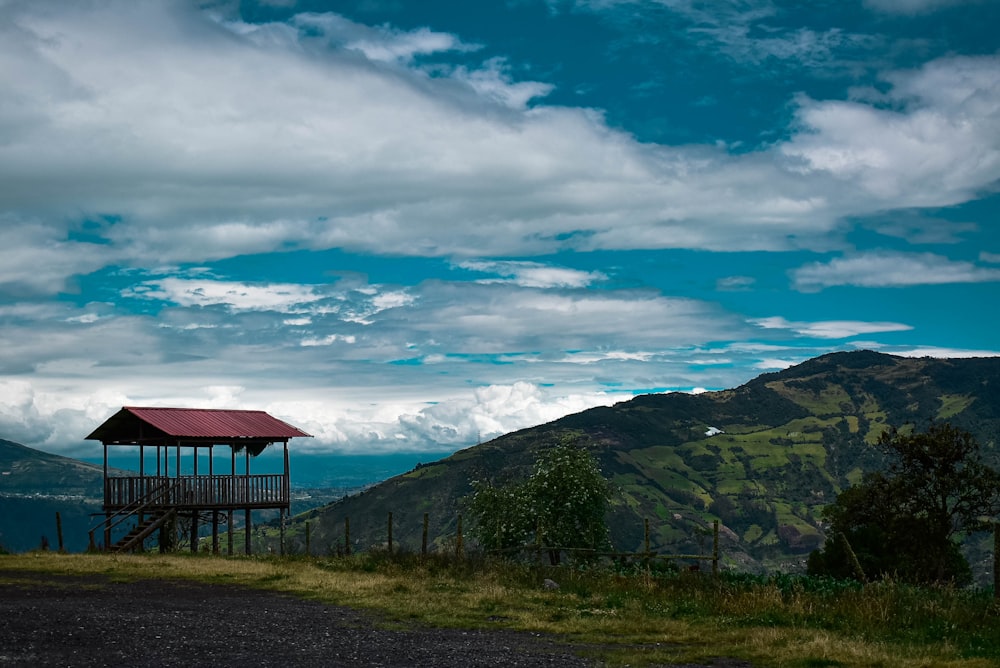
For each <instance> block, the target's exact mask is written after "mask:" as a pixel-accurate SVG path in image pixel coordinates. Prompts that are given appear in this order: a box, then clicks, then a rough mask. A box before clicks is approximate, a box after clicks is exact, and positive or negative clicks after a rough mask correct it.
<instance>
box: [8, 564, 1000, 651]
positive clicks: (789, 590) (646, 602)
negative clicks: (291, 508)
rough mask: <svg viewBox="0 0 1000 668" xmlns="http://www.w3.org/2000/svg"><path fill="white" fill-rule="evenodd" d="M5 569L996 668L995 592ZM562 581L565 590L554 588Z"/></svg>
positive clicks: (419, 614) (477, 568)
mask: <svg viewBox="0 0 1000 668" xmlns="http://www.w3.org/2000/svg"><path fill="white" fill-rule="evenodd" d="M0 569H2V570H5V571H37V572H43V573H51V574H56V575H58V574H64V575H76V574H98V575H104V576H107V577H109V578H111V579H114V580H131V579H145V578H163V579H192V580H198V581H202V582H211V583H224V584H234V585H241V586H247V587H256V588H260V589H267V590H272V591H281V592H286V593H291V594H295V595H298V596H302V597H304V598H312V599H320V600H323V601H325V602H328V603H331V604H336V605H346V606H351V607H354V608H360V609H368V610H371V611H375V612H377V613H379V616H380V618H381V619H383V620H384V623H385V624H386V625H388V626H396V627H398V626H399V625H404V626H405V625H406V624H410V623H419V624H426V625H432V626H442V627H455V628H498V627H499V628H509V629H516V630H521V631H530V632H535V633H549V634H554V635H557V636H558V637H560V638H561V639H563V640H565V641H567V642H570V643H573V644H574V645H575V646H578V647H579V648H580V651H581V653H583V654H585V655H587V656H590V657H593V658H596V659H598V660H600V661H601V662H603V663H604V664H606V665H609V666H624V665H630V666H641V665H650V664H669V663H684V662H710V661H711V659H712V658H714V657H733V658H740V659H745V660H748V661H750V662H752V663H753V665H755V666H790V667H810V666H817V667H818V666H884V667H886V668H892V667H895V666H956V667H958V666H962V667H979V666H995V665H997V663H998V662H1000V606H998V605H997V603H996V602H995V601H994V600H993V598H992V595H991V593H990V592H981V591H965V590H955V589H948V588H941V589H922V588H916V587H910V586H906V585H902V584H898V583H892V582H881V583H874V584H870V585H864V586H862V585H860V584H857V583H850V582H842V581H836V580H831V579H825V578H806V577H795V576H774V577H770V578H765V577H755V576H748V575H733V574H723V575H722V576H720V578H718V579H717V580H713V579H712V578H711V577H708V576H702V575H697V574H691V573H686V572H682V573H674V572H664V573H658V574H650V573H647V572H645V571H643V570H642V569H638V570H633V571H630V572H621V571H619V572H612V571H610V570H604V569H602V570H588V569H585V568H571V567H564V568H562V569H558V570H550V569H544V570H539V569H537V568H535V567H533V566H530V565H525V564H509V563H498V562H491V561H487V560H484V559H481V558H468V559H465V560H463V561H457V560H455V559H449V558H445V557H443V556H432V557H429V558H427V559H421V558H420V557H419V555H413V554H401V555H388V554H384V553H369V554H361V555H355V556H351V557H343V558H339V557H338V558H304V557H284V558H279V557H231V558H227V557H212V556H205V555H182V554H176V555H106V554H86V555H59V554H55V553H29V554H20V555H3V556H0ZM545 577H549V578H551V579H553V580H555V581H557V582H559V584H560V587H559V589H557V590H547V589H545V588H543V587H542V586H541V582H542V579H543V578H545Z"/></svg>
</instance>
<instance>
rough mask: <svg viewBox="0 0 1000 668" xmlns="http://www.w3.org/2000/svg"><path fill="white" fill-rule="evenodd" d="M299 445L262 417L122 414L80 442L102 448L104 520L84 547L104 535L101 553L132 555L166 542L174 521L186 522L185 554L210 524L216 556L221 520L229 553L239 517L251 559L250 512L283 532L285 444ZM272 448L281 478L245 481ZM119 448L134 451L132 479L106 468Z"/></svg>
mask: <svg viewBox="0 0 1000 668" xmlns="http://www.w3.org/2000/svg"><path fill="white" fill-rule="evenodd" d="M299 437H309V434H307V433H305V432H304V431H302V430H300V429H298V428H296V427H293V426H292V425H290V424H288V423H287V422H283V421H281V420H279V419H277V418H275V417H272V416H270V415H268V414H267V413H265V412H264V411H247V410H217V409H205V408H141V407H135V406H125V407H123V408H122V409H121V410H120V411H118V412H117V413H115V414H114V415H112V416H111V417H110V418H108V419H107V420H106V421H105V422H104V424H102V425H101V426H100V427H98V428H97V429H95V430H94V431H93V433H91V434H90V435H89V436H87V440H95V441H100V442H101V443H102V444H103V445H104V513H105V517H104V521H103V522H102V523H101V524H100V525H99V526H98V527H96V528H95V529H94V530H92V531H91V534H90V536H91V544H92V545H93V544H94V534H95V532H103V541H104V547H105V549H109V550H115V551H124V550H130V549H138V548H141V547H142V544H143V542H144V541H145V539H146V538H147V537H149V536H151V535H152V534H153V532H155V531H157V530H159V531H161V537H166V538H167V539H169V538H170V536H169V535H168V534H167V533H164V532H166V531H167V530H168V528H169V527H172V526H175V524H176V520H177V519H178V518H181V519H186V520H190V540H191V550H192V551H195V550H197V548H198V527H199V523H200V522H202V521H210V522H211V524H212V550H213V551H214V552H218V551H219V523H220V519H221V520H224V521H225V522H226V524H227V525H228V528H229V532H228V533H229V552H230V553H232V551H233V538H232V536H233V532H232V528H233V514H234V513H235V512H236V511H243V512H244V514H245V528H246V532H245V533H246V538H245V551H246V553H247V554H250V552H251V544H250V534H251V528H252V527H251V518H250V513H251V511H253V510H265V509H277V510H278V511H279V513H280V516H281V520H282V521H281V526H282V528H283V527H284V519H285V514H286V513H287V512H288V508H289V505H290V497H291V493H290V486H289V466H288V441H289V440H290V439H292V438H299ZM278 443H280V444H281V445H282V448H283V454H284V457H283V470H282V472H281V473H264V474H251V472H250V469H251V465H250V462H251V458H253V457H255V456H257V455H259V454H260V453H262V452H263V451H264V450H265V449H266V448H267V447H269V446H272V445H275V444H278ZM124 447H129V448H133V449H135V454H136V456H137V464H138V466H137V467H136V469H137V473H138V474H137V475H136V474H135V473H136V472H135V471H132V472H129V473H127V474H124V475H123V474H122V472H121V471H116V470H113V469H111V468H110V467H109V465H108V452H109V449H110V448H124ZM218 447H222V448H228V454H229V457H228V460H229V462H228V463H229V466H228V467H225V466H219V465H218V464H217V463H216V459H217V457H216V456H215V448H218ZM205 455H207V457H206V456H205ZM151 456H152V457H151ZM151 459H152V461H150V460H151ZM240 460H242V462H241V461H240ZM199 461H201V462H202V465H201V470H199ZM154 462H155V464H154ZM224 462H225V459H223V463H224ZM241 464H242V466H241ZM206 465H207V469H208V470H205V468H206ZM217 468H221V469H223V470H216V469H217ZM226 468H228V471H227V470H225V469H226ZM121 533H124V535H123V536H121V537H118V534H121ZM175 537H176V534H175V535H174V538H175ZM283 542H284V541H282V543H283Z"/></svg>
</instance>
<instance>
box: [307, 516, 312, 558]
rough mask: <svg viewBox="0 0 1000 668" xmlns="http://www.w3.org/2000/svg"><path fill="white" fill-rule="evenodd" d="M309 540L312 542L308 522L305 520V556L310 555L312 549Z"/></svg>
mask: <svg viewBox="0 0 1000 668" xmlns="http://www.w3.org/2000/svg"><path fill="white" fill-rule="evenodd" d="M311 542H312V534H311V533H310V527H309V522H306V556H307V557H311V556H312V550H311V548H312V545H311V544H310V543H311Z"/></svg>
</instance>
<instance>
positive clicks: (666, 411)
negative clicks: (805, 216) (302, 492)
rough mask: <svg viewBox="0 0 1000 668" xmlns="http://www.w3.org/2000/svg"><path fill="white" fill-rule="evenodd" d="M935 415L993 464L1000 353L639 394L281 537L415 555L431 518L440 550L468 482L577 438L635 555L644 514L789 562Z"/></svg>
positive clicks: (736, 552) (656, 524)
mask: <svg viewBox="0 0 1000 668" xmlns="http://www.w3.org/2000/svg"><path fill="white" fill-rule="evenodd" d="M931 420H949V421H950V422H951V423H952V424H954V425H956V426H958V427H961V428H963V429H967V430H969V431H970V432H972V433H973V434H975V435H976V437H977V438H978V439H979V441H980V443H981V444H982V445H983V446H984V449H985V450H986V451H987V453H988V457H989V458H990V459H991V462H992V463H993V464H994V465H1000V452H998V450H997V446H996V443H997V435H998V432H1000V359H998V358H983V359H929V358H925V359H909V358H899V357H893V356H889V355H884V354H879V353H874V352H869V351H861V352H851V353H834V354H830V355H825V356H822V357H819V358H816V359H813V360H809V361H807V362H805V363H803V364H800V365H798V366H795V367H792V368H789V369H786V370H784V371H781V372H778V373H770V374H765V375H762V376H760V377H758V378H756V379H754V380H752V381H750V382H749V383H747V384H745V385H742V386H740V387H738V388H735V389H733V390H726V391H721V392H706V393H703V394H698V395H688V394H679V393H674V394H656V395H644V396H640V397H636V398H634V399H632V400H630V401H627V402H623V403H620V404H617V405H615V406H612V407H601V408H594V409H591V410H588V411H584V412H582V413H578V414H575V415H570V416H567V417H565V418H562V419H560V420H557V421H555V422H552V423H549V424H545V425H541V426H538V427H534V428H531V429H525V430H522V431H519V432H515V433H512V434H508V435H506V436H503V437H500V438H497V439H495V440H493V441H490V442H489V443H485V444H482V445H478V446H475V447H472V448H468V449H466V450H462V451H460V452H458V453H456V454H454V455H452V456H451V457H448V458H446V459H443V460H441V461H439V462H435V463H432V464H428V465H422V466H418V467H417V468H415V469H414V470H413V471H411V472H409V473H406V474H404V475H401V476H397V477H395V478H392V479H390V480H387V481H385V482H383V483H381V484H379V485H376V486H375V487H373V488H371V489H369V490H367V491H365V492H363V493H362V494H359V495H355V496H351V497H347V498H345V499H342V500H341V501H338V502H336V503H333V504H331V505H328V506H325V507H323V508H319V509H315V510H313V511H310V512H309V513H306V514H304V515H301V516H298V517H296V518H294V519H293V522H292V525H291V527H290V529H289V531H288V532H286V536H287V537H288V539H289V540H290V541H291V543H292V544H291V547H292V549H299V550H300V549H302V547H303V545H302V540H303V534H304V531H303V525H304V522H306V521H308V522H309V523H310V529H311V535H312V547H313V551H314V552H319V551H325V550H335V549H337V546H338V545H342V543H343V541H344V538H345V537H344V518H345V517H348V518H350V527H351V542H352V544H353V545H354V547H355V549H357V548H367V547H369V546H371V545H373V544H381V543H384V542H385V541H386V537H387V518H388V514H389V513H392V514H393V538H394V542H395V543H396V544H397V545H403V546H406V547H407V548H409V549H419V547H420V544H421V532H422V526H423V514H424V513H425V512H426V513H428V515H429V520H430V526H429V540H430V542H431V543H433V544H436V545H437V546H439V547H442V546H446V545H447V544H449V542H450V541H452V540H454V535H455V529H456V526H455V525H456V520H457V517H458V515H459V513H460V512H461V503H460V501H461V499H462V497H464V496H465V495H466V494H468V493H469V491H470V482H471V481H472V480H475V479H492V480H495V481H497V482H502V481H504V480H507V479H516V478H519V477H523V476H525V475H527V474H528V472H529V471H530V468H531V464H532V462H533V461H534V453H535V451H536V450H537V449H538V448H539V447H543V446H545V445H546V444H549V443H552V442H554V441H555V440H556V439H557V438H558V437H559V435H561V434H563V433H565V432H574V433H578V434H581V435H584V436H585V437H587V438H588V440H589V442H590V448H591V449H592V451H593V453H594V454H595V456H596V457H597V458H598V460H599V462H600V464H601V467H602V470H603V471H604V473H605V475H606V476H607V477H608V478H610V479H611V480H612V481H613V483H614V486H615V489H616V490H617V493H616V496H615V500H614V504H613V510H612V516H611V517H610V518H609V519H610V522H609V525H610V527H611V534H612V540H613V542H614V544H615V546H616V547H617V548H618V549H621V550H638V549H640V548H641V546H642V544H643V520H644V519H649V520H650V523H651V533H652V536H651V540H652V542H653V544H654V546H655V548H656V549H658V550H660V551H665V552H674V553H677V552H681V553H687V552H691V551H699V552H700V551H702V550H704V549H707V545H706V541H708V540H709V538H708V536H707V534H708V527H709V526H710V525H711V522H712V520H714V519H719V520H720V521H721V523H722V526H723V529H722V540H723V551H724V553H725V555H726V559H727V561H728V562H729V563H730V564H731V565H734V566H736V567H740V568H747V569H762V568H773V567H776V566H781V565H785V566H788V567H794V566H795V564H796V563H798V564H801V562H802V561H803V560H804V555H805V554H806V553H808V552H809V551H811V550H812V549H814V548H816V547H817V546H819V545H820V544H821V543H822V541H823V533H822V525H821V523H820V522H819V517H820V511H821V509H822V507H823V506H824V505H825V504H827V503H829V502H831V501H832V500H833V499H834V498H835V496H836V494H837V493H838V492H839V491H841V490H842V489H844V488H845V487H846V486H848V485H850V484H851V483H853V482H856V481H857V480H859V479H860V477H861V475H862V474H863V473H864V472H865V471H868V470H871V469H875V468H877V467H879V466H880V465H881V461H880V457H879V453H878V452H877V450H876V449H874V448H872V444H873V443H875V441H876V440H877V439H878V437H879V435H880V434H881V433H882V432H883V430H885V429H886V428H887V426H889V425H893V426H897V427H900V428H903V427H904V425H907V424H912V425H915V426H916V427H917V428H920V429H922V428H924V427H926V426H927V424H928V423H929V422H930V421H931ZM783 562H784V564H783ZM974 565H975V563H974Z"/></svg>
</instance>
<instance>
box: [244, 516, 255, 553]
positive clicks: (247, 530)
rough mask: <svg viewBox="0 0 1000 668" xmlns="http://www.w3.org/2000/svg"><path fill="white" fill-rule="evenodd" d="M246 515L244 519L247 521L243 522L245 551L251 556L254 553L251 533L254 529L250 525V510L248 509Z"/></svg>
mask: <svg viewBox="0 0 1000 668" xmlns="http://www.w3.org/2000/svg"><path fill="white" fill-rule="evenodd" d="M244 513H245V514H244V518H245V519H244V522H243V531H244V536H243V549H244V551H245V552H246V555H247V556H250V555H251V554H252V553H253V548H252V547H251V546H250V531H251V529H252V527H251V526H250V524H251V522H250V509H249V508H247V509H246V510H245V511H244Z"/></svg>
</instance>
